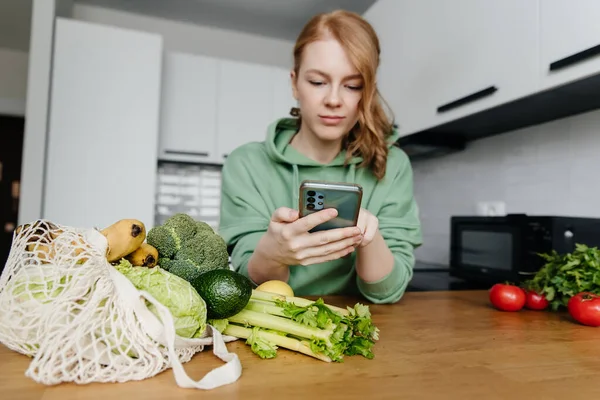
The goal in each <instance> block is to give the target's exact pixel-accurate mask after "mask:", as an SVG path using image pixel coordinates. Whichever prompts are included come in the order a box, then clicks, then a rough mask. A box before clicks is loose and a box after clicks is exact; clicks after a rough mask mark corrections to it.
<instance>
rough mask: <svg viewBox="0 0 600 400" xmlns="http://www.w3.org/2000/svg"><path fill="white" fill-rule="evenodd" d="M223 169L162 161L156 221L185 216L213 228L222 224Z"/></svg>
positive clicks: (161, 222)
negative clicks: (220, 214) (180, 213)
mask: <svg viewBox="0 0 600 400" xmlns="http://www.w3.org/2000/svg"><path fill="white" fill-rule="evenodd" d="M220 200H221V168H220V167H218V166H210V165H202V164H197V165H194V164H183V163H171V162H161V163H159V166H158V182H157V195H156V220H155V223H156V224H157V225H161V224H163V223H164V221H165V220H166V219H167V218H168V217H170V216H171V215H173V214H176V213H178V212H182V213H186V214H188V215H190V216H192V217H194V218H195V219H197V220H199V221H204V222H206V223H207V224H209V225H210V226H212V227H213V228H214V229H218V224H219V202H220Z"/></svg>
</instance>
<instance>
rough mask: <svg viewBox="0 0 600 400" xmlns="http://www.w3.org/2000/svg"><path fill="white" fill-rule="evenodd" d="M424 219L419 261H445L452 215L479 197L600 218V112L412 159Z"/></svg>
mask: <svg viewBox="0 0 600 400" xmlns="http://www.w3.org/2000/svg"><path fill="white" fill-rule="evenodd" d="M413 168H414V177H415V196H416V198H417V201H418V203H419V207H420V210H421V211H420V212H421V221H422V224H423V240H424V243H423V246H421V247H420V248H419V249H417V252H416V257H417V259H418V260H419V261H422V262H426V263H435V264H442V265H447V263H448V254H449V242H450V237H449V231H450V216H452V215H457V214H463V215H464V214H467V215H471V214H473V215H474V214H476V211H477V209H476V204H477V202H480V201H497V200H499V201H504V202H506V212H507V213H527V214H531V215H534V214H537V215H540V214H558V215H571V216H588V217H600V179H598V178H599V176H600V111H592V112H589V113H586V114H581V115H578V116H574V117H570V118H565V119H561V120H557V121H552V122H549V123H546V124H543V125H537V126H533V127H529V128H525V129H522V130H518V131H514V132H510V133H505V134H502V135H498V136H493V137H490V138H487V139H482V140H478V141H475V142H473V143H471V144H470V146H469V147H468V148H467V150H465V151H463V152H461V153H457V154H453V155H450V156H447V157H442V158H438V159H430V160H422V161H415V162H414V163H413Z"/></svg>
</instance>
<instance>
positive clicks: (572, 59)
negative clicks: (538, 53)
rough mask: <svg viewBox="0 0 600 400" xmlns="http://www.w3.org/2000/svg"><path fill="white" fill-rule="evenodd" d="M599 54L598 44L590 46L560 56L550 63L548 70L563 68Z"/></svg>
mask: <svg viewBox="0 0 600 400" xmlns="http://www.w3.org/2000/svg"><path fill="white" fill-rule="evenodd" d="M597 55H600V44H599V45H597V46H594V47H590V48H589V49H587V50H583V51H580V52H579V53H575V54H573V55H570V56H568V57H565V58H561V59H560V60H558V61H554V62H553V63H550V71H556V70H557V69H561V68H565V67H568V66H570V65H573V64H577V63H578V62H581V61H583V60H586V59H588V58H592V57H594V56H597Z"/></svg>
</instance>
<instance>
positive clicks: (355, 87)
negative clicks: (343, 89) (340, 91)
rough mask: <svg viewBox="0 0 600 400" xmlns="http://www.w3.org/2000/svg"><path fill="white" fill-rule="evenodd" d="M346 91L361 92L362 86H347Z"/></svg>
mask: <svg viewBox="0 0 600 400" xmlns="http://www.w3.org/2000/svg"><path fill="white" fill-rule="evenodd" d="M348 89H350V90H362V86H351V85H348Z"/></svg>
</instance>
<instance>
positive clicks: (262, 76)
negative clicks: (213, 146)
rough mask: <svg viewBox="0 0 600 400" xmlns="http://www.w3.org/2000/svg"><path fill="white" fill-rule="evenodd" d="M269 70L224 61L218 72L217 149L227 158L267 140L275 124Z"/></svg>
mask: <svg viewBox="0 0 600 400" xmlns="http://www.w3.org/2000/svg"><path fill="white" fill-rule="evenodd" d="M274 85H275V79H274V76H273V70H272V68H270V67H267V66H263V65H257V64H250V63H243V62H237V61H221V66H220V70H219V97H218V111H217V113H218V127H217V143H218V145H217V148H218V151H219V156H220V157H223V159H224V158H226V157H227V155H228V154H230V153H231V152H232V151H233V150H234V149H235V148H236V147H238V146H241V145H243V144H245V143H248V142H253V141H262V140H264V138H265V136H266V132H267V126H268V125H269V124H270V123H271V122H272V121H273V118H272V117H273V112H272V110H273V87H274Z"/></svg>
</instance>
